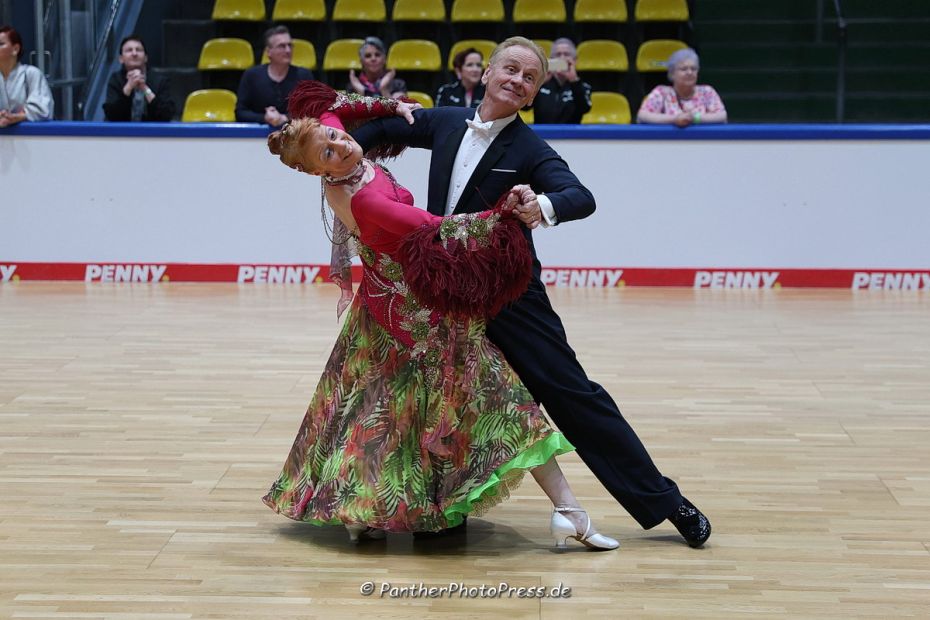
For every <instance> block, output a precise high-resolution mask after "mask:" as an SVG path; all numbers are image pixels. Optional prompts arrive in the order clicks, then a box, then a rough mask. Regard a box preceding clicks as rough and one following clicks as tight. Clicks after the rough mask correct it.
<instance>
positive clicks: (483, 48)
mask: <svg viewBox="0 0 930 620" xmlns="http://www.w3.org/2000/svg"><path fill="white" fill-rule="evenodd" d="M469 47H473V48H475V49H476V50H478V51H479V52H481V55H482V56H483V57H484V66H485V67H487V66H488V59H490V58H491V53H492V52H493V51H494V48H496V47H497V43H495V42H494V41H489V40H488V39H465V40H463V41H457V42H456V43H455V44H454V45H453V46H452V49H451V50H449V62H448V67H449V70H450V71H451V70H452V60H453V59H454V58H455V55H456V54H458V53H459V52H461V51H462V50H467V49H468V48H469Z"/></svg>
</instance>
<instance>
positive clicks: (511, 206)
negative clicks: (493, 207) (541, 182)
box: [504, 185, 543, 229]
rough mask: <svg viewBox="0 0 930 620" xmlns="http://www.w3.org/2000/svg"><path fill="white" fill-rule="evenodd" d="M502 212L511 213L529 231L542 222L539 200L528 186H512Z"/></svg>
mask: <svg viewBox="0 0 930 620" xmlns="http://www.w3.org/2000/svg"><path fill="white" fill-rule="evenodd" d="M504 210H505V211H507V210H510V211H512V212H513V214H514V215H515V216H516V218H517V219H519V220H520V221H521V222H523V223H524V224H525V225H526V227H527V228H530V229H533V228H536V227H537V226H539V225H540V224H541V223H542V221H543V216H542V209H541V208H540V206H539V199H538V197H537V196H536V192H534V191H533V188H531V187H530V186H529V185H514V186H513V187H512V188H511V189H510V192H509V193H508V194H507V198H506V199H505V200H504Z"/></svg>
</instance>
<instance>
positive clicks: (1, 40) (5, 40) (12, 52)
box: [0, 32, 19, 63]
mask: <svg viewBox="0 0 930 620" xmlns="http://www.w3.org/2000/svg"><path fill="white" fill-rule="evenodd" d="M18 54H19V46H18V45H15V46H14V45H13V44H12V43H10V38H9V37H8V36H7V33H5V32H3V33H0V63H8V62H9V61H10V59H12V60H14V61H15V60H16V56H17V55H18Z"/></svg>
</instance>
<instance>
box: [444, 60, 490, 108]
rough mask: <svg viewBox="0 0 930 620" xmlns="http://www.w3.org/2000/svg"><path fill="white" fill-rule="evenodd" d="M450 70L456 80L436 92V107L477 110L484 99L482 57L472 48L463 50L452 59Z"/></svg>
mask: <svg viewBox="0 0 930 620" xmlns="http://www.w3.org/2000/svg"><path fill="white" fill-rule="evenodd" d="M452 68H453V69H454V70H455V77H457V78H458V79H457V80H456V81H454V82H450V83H448V84H443V85H442V86H440V87H439V90H438V91H437V92H436V107H437V108H441V107H443V106H457V107H460V108H477V107H478V104H479V103H481V100H482V99H483V98H484V84H482V83H481V76H482V75H483V74H484V56H482V55H481V52H479V51H478V50H476V49H475V48H473V47H469V48H468V49H464V50H462V51H461V52H459V53H458V54H456V55H455V57H454V58H453V59H452Z"/></svg>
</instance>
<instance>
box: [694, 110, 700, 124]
mask: <svg viewBox="0 0 930 620" xmlns="http://www.w3.org/2000/svg"><path fill="white" fill-rule="evenodd" d="M700 122H701V113H700V112H698V111H695V112H694V124H695V125H697V124H698V123H700Z"/></svg>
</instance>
